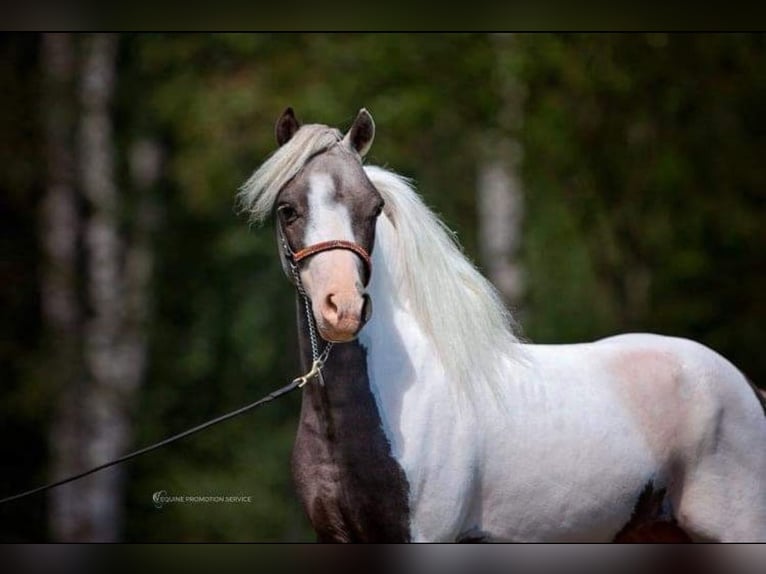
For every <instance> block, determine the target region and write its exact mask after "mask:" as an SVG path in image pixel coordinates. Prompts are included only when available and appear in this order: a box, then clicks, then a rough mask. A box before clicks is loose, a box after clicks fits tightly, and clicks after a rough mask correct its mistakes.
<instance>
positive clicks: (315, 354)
mask: <svg viewBox="0 0 766 574" xmlns="http://www.w3.org/2000/svg"><path fill="white" fill-rule="evenodd" d="M283 245H284V239H283ZM288 253H289V251H288ZM290 267H291V269H292V273H293V278H294V279H295V287H296V289H297V290H298V293H299V294H300V296H301V297H302V298H303V305H304V309H305V310H306V320H307V321H308V324H309V340H310V341H311V358H312V361H313V362H312V364H311V369H310V370H309V372H308V373H306V374H305V375H301V376H300V377H296V378H295V379H293V380H292V381H291V382H290V383H289V384H287V385H285V386H284V387H282V388H279V389H277V390H276V391H273V392H271V393H269V394H268V395H266V396H265V397H263V398H262V399H259V400H257V401H255V402H254V403H250V404H249V405H245V406H244V407H241V408H239V409H237V410H235V411H232V412H230V413H227V414H225V415H221V416H219V417H216V418H214V419H212V420H209V421H207V422H205V423H202V424H201V425H197V426H196V427H192V428H190V429H187V430H185V431H183V432H180V433H178V434H175V435H173V436H170V437H168V438H166V439H164V440H161V441H159V442H156V443H154V444H152V445H149V446H146V447H144V448H141V449H138V450H135V451H133V452H131V453H128V454H126V455H123V456H121V457H119V458H116V459H114V460H112V461H109V462H106V463H104V464H100V465H98V466H96V467H93V468H91V469H90V470H86V471H84V472H80V473H78V474H75V475H73V476H70V477H68V478H64V479H62V480H57V481H55V482H51V483H49V484H46V485H44V486H38V487H37V488H33V489H30V490H26V491H24V492H20V493H19V494H14V495H12V496H6V497H5V498H2V499H0V504H5V503H6V502H11V501H12V500H18V499H19V498H25V497H27V496H31V495H33V494H37V493H38V492H43V491H46V490H50V489H52V488H55V487H57V486H61V485H62V484H67V483H68V482H73V481H75V480H78V479H80V478H83V477H85V476H88V475H89V474H93V473H94V472H98V471H99V470H103V469H105V468H109V467H110V466H114V465H116V464H120V463H121V462H126V461H128V460H130V459H132V458H135V457H137V456H140V455H142V454H146V453H148V452H151V451H153V450H156V449H158V448H160V447H163V446H165V445H168V444H170V443H173V442H176V441H177V440H180V439H182V438H184V437H187V436H189V435H192V434H194V433H197V432H199V431H201V430H204V429H206V428H209V427H211V426H213V425H216V424H218V423H221V422H223V421H226V420H229V419H232V418H234V417H236V416H239V415H241V414H244V413H246V412H248V411H250V410H252V409H254V408H256V407H259V406H261V405H262V404H265V403H268V402H270V401H273V400H274V399H276V398H278V397H281V396H282V395H285V394H287V393H289V392H290V391H293V390H295V389H297V388H300V387H303V386H304V385H306V383H309V382H310V381H311V380H312V379H313V378H315V377H316V378H318V379H319V383H320V384H321V385H324V379H323V378H322V368H323V367H324V364H325V362H326V361H327V357H329V356H330V351H331V350H332V347H333V343H331V342H328V343H327V345H325V348H324V349H323V350H322V352H321V353H320V352H319V341H318V339H317V333H316V327H315V326H314V316H313V315H312V313H311V304H310V302H309V298H308V295H307V294H306V290H305V289H304V288H303V284H302V283H301V279H300V275H299V273H298V268H297V267H296V266H295V264H294V263H292V261H290Z"/></svg>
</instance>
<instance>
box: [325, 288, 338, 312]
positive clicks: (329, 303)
mask: <svg viewBox="0 0 766 574" xmlns="http://www.w3.org/2000/svg"><path fill="white" fill-rule="evenodd" d="M325 307H326V309H327V311H329V312H330V313H331V314H332V315H337V314H338V304H337V303H336V302H335V294H334V293H330V294H329V295H328V296H327V297H326V298H325Z"/></svg>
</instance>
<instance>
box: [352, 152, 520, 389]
mask: <svg viewBox="0 0 766 574" xmlns="http://www.w3.org/2000/svg"><path fill="white" fill-rule="evenodd" d="M365 172H366V173H367V176H368V177H369V178H370V181H371V182H372V183H373V185H374V186H375V187H376V188H377V190H378V191H379V192H380V194H381V195H382V196H383V199H384V200H385V202H386V209H385V211H384V216H389V217H390V219H391V220H392V223H393V225H394V227H395V228H396V233H395V237H396V240H395V245H388V244H386V239H385V236H381V237H379V238H378V240H377V241H378V245H377V248H379V249H383V250H386V252H387V254H390V256H387V257H386V259H387V260H388V261H393V262H395V264H394V267H395V269H391V270H390V271H391V273H392V274H394V278H395V284H396V285H400V286H401V288H402V289H403V296H404V299H405V300H406V301H408V303H409V306H410V310H411V311H412V313H413V314H414V315H415V318H416V319H417V321H418V322H419V323H420V325H421V327H422V328H423V329H424V330H425V332H426V333H427V334H428V335H429V336H430V338H431V340H432V341H433V343H434V346H435V347H436V351H437V353H438V354H439V357H440V359H441V361H442V364H443V365H444V370H445V372H446V373H448V374H452V381H451V382H453V383H454V384H455V385H457V390H458V391H459V393H460V394H463V395H468V397H469V398H471V397H472V396H473V391H474V390H477V389H478V388H479V387H480V386H481V385H482V384H484V385H489V386H490V387H491V389H492V390H493V391H495V392H499V391H500V387H499V385H500V384H501V383H502V382H505V381H506V380H507V377H508V371H507V370H506V369H505V368H504V367H507V362H506V361H507V360H509V359H510V360H514V361H519V360H521V359H522V351H521V347H520V345H518V344H517V343H519V340H518V339H517V337H516V336H515V335H514V333H513V327H514V324H515V323H514V321H513V318H512V317H511V314H510V312H509V311H508V309H507V308H506V306H505V305H504V303H503V301H502V300H501V298H500V296H499V294H498V293H497V291H496V290H495V288H494V287H493V286H492V284H491V283H490V282H489V281H488V280H487V279H486V278H485V277H484V276H482V275H481V273H479V272H478V271H477V270H476V268H475V267H474V266H473V265H472V264H471V262H470V261H469V260H468V259H467V258H466V256H465V255H464V254H463V252H462V251H461V249H460V247H459V246H458V244H457V242H456V238H455V235H454V233H453V232H451V231H450V230H449V229H448V228H447V227H446V226H445V225H444V223H442V221H441V220H440V219H439V218H438V217H437V216H436V215H435V214H434V213H433V212H432V211H431V210H430V209H429V208H428V207H427V206H426V205H425V204H424V203H423V201H422V199H421V198H420V196H419V195H418V194H417V193H416V192H415V190H414V189H413V188H412V186H411V185H410V184H409V182H408V180H407V179H405V178H403V177H401V176H399V175H397V174H395V173H392V172H390V171H387V170H385V169H382V168H380V167H375V166H366V167H365ZM504 359H505V360H504Z"/></svg>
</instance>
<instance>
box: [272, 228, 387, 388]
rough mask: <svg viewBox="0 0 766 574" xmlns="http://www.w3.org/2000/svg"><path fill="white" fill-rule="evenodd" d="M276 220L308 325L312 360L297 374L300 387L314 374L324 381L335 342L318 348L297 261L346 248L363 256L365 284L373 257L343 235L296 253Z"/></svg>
mask: <svg viewBox="0 0 766 574" xmlns="http://www.w3.org/2000/svg"><path fill="white" fill-rule="evenodd" d="M276 223H277V233H278V235H279V241H280V243H281V244H282V251H283V252H284V254H285V258H286V259H287V262H288V263H289V264H290V272H291V273H292V276H293V282H294V284H295V288H296V289H297V291H298V294H299V295H300V296H301V299H303V307H304V310H305V312H306V322H307V323H308V326H309V341H310V343H311V358H312V361H313V363H312V365H311V369H310V370H309V372H308V373H306V374H305V375H303V376H302V377H298V379H300V381H301V382H300V384H299V385H298V386H299V387H302V386H303V385H305V384H306V383H308V382H309V381H310V380H311V379H312V378H314V377H317V378H318V379H319V384H321V385H324V379H323V377H322V367H324V364H325V362H326V361H327V358H328V357H329V355H330V351H331V350H332V348H333V345H334V343H333V342H331V341H327V344H326V345H325V347H324V349H323V350H322V352H321V353H320V352H319V338H318V337H317V328H316V323H315V319H314V315H313V313H312V312H311V302H310V300H309V296H308V294H307V293H306V290H305V289H304V288H303V282H302V281H301V276H300V272H299V271H298V264H299V263H300V262H301V261H303V260H304V259H308V258H309V257H311V256H313V255H316V254H318V253H322V252H324V251H332V250H334V249H345V250H346V251H351V252H352V253H355V254H356V255H358V256H359V258H360V259H361V260H362V263H363V264H364V285H365V286H367V284H368V283H369V282H370V277H371V276H372V259H371V258H370V254H369V253H367V250H366V249H365V248H364V247H362V246H361V245H358V244H356V243H353V242H351V241H344V240H342V239H333V240H331V241H322V242H320V243H315V244H314V245H309V246H308V247H304V248H303V249H300V250H298V252H297V253H296V252H295V251H293V250H292V248H291V247H290V244H289V243H288V241H287V236H286V235H285V232H284V230H283V229H282V222H281V221H280V220H279V218H277V219H276Z"/></svg>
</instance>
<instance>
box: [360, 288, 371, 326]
mask: <svg viewBox="0 0 766 574" xmlns="http://www.w3.org/2000/svg"><path fill="white" fill-rule="evenodd" d="M371 316H372V299H371V298H370V296H369V295H367V294H366V293H365V294H364V298H363V302H362V324H364V323H367V321H369V320H370V317H371Z"/></svg>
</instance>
